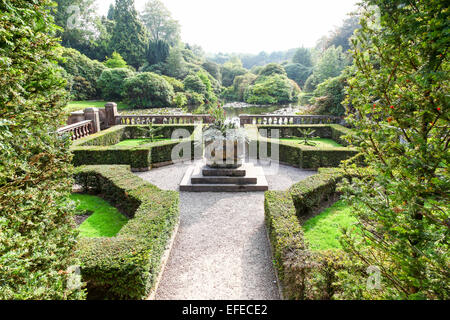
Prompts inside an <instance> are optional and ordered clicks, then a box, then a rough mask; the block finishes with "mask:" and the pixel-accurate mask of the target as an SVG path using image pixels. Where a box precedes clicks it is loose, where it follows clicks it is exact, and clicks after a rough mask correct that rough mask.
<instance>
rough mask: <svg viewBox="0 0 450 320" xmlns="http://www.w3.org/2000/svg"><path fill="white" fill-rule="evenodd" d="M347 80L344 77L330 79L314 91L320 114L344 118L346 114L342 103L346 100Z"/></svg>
mask: <svg viewBox="0 0 450 320" xmlns="http://www.w3.org/2000/svg"><path fill="white" fill-rule="evenodd" d="M345 85H346V79H345V77H344V76H342V75H341V76H339V77H336V78H330V79H328V80H325V81H324V82H322V83H321V84H319V85H318V86H317V89H316V90H314V93H313V94H314V96H315V97H316V98H315V99H314V102H315V105H316V106H317V107H318V108H317V110H316V112H317V113H318V114H330V115H334V116H342V115H344V114H345V108H344V107H343V106H342V102H343V101H344V99H345Z"/></svg>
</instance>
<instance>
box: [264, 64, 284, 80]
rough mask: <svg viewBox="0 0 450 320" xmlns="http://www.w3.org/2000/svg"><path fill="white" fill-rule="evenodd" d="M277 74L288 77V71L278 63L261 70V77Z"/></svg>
mask: <svg viewBox="0 0 450 320" xmlns="http://www.w3.org/2000/svg"><path fill="white" fill-rule="evenodd" d="M277 74H279V75H282V76H286V71H285V70H284V68H283V67H282V66H281V65H279V64H278V63H269V64H268V65H266V66H264V67H263V68H262V69H261V71H260V72H259V77H268V76H273V75H277Z"/></svg>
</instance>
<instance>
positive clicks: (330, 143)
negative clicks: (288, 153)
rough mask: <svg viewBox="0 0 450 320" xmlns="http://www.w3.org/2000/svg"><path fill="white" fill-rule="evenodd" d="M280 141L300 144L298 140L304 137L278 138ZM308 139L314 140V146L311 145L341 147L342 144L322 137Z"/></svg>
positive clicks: (301, 140)
mask: <svg viewBox="0 0 450 320" xmlns="http://www.w3.org/2000/svg"><path fill="white" fill-rule="evenodd" d="M280 141H287V142H292V143H295V144H300V142H303V141H304V139H302V138H280ZM310 141H312V142H314V143H315V144H316V145H315V146H311V147H314V148H330V147H333V148H343V146H342V145H340V144H339V143H337V142H336V141H334V140H332V139H323V138H315V139H310ZM301 145H302V146H304V145H305V144H303V143H302V144H301Z"/></svg>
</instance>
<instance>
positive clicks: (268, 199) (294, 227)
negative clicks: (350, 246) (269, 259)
mask: <svg viewBox="0 0 450 320" xmlns="http://www.w3.org/2000/svg"><path fill="white" fill-rule="evenodd" d="M344 177H347V178H351V174H347V173H344V172H343V171H342V170H341V169H320V170H319V174H318V175H315V176H311V177H309V178H308V179H306V180H304V181H301V182H299V183H297V184H295V185H294V186H292V187H291V188H290V189H289V190H287V191H268V192H266V194H265V202H264V211H265V221H266V225H267V229H268V233H269V238H270V242H271V247H272V252H273V255H274V265H275V269H276V270H277V273H278V277H279V279H280V282H281V286H282V291H283V296H284V298H285V299H301V300H303V299H308V300H309V299H311V300H312V299H314V300H316V299H318V300H322V299H333V298H334V297H335V294H336V293H338V292H339V291H340V290H341V288H340V287H339V285H338V284H337V283H336V274H337V272H339V271H340V270H342V269H346V270H348V271H350V272H363V270H361V267H360V266H357V265H355V264H353V263H352V262H351V261H349V260H348V258H347V256H346V254H345V252H343V251H342V250H322V251H311V250H309V248H308V244H307V243H306V242H305V239H304V234H303V229H302V225H301V221H302V218H304V217H305V215H308V214H310V213H311V212H313V211H314V210H316V209H317V208H319V206H320V205H321V204H322V203H323V202H324V201H326V200H327V199H330V198H332V197H334V196H335V195H336V185H337V183H338V181H340V180H341V179H343V178H344Z"/></svg>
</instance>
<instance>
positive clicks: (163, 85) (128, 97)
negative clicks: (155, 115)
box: [122, 72, 175, 109]
mask: <svg viewBox="0 0 450 320" xmlns="http://www.w3.org/2000/svg"><path fill="white" fill-rule="evenodd" d="M122 95H123V97H124V98H125V101H126V102H127V103H128V104H129V105H130V106H132V107H134V108H142V109H143V108H149V107H150V108H162V107H165V108H167V107H170V106H171V105H172V103H173V99H174V96H175V93H174V91H173V88H172V86H171V85H170V83H168V82H167V81H166V80H165V79H164V78H163V77H161V76H159V75H157V74H155V73H151V72H143V73H138V74H136V75H135V76H133V77H129V78H126V79H125V83H124V85H123V93H122Z"/></svg>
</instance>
